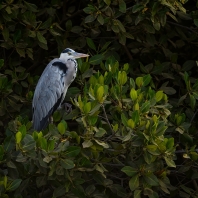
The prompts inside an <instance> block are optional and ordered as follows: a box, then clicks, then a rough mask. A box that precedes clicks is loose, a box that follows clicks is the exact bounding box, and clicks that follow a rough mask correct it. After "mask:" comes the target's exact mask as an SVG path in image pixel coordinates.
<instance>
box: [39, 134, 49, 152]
mask: <svg viewBox="0 0 198 198" xmlns="http://www.w3.org/2000/svg"><path fill="white" fill-rule="evenodd" d="M39 142H40V146H41V148H42V149H44V150H47V140H46V139H45V138H44V137H41V138H39Z"/></svg>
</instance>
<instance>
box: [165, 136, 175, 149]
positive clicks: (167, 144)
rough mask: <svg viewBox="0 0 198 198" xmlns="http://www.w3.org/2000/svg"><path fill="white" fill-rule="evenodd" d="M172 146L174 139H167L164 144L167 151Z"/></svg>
mask: <svg viewBox="0 0 198 198" xmlns="http://www.w3.org/2000/svg"><path fill="white" fill-rule="evenodd" d="M173 146H174V138H169V139H168V141H167V143H166V147H167V149H172V148H173Z"/></svg>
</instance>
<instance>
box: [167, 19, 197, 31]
mask: <svg viewBox="0 0 198 198" xmlns="http://www.w3.org/2000/svg"><path fill="white" fill-rule="evenodd" d="M167 23H169V24H172V25H176V26H178V27H181V28H183V29H187V30H190V31H191V32H193V33H195V34H198V33H197V32H196V31H194V30H192V28H189V27H186V26H184V25H180V24H178V23H174V22H171V21H167Z"/></svg>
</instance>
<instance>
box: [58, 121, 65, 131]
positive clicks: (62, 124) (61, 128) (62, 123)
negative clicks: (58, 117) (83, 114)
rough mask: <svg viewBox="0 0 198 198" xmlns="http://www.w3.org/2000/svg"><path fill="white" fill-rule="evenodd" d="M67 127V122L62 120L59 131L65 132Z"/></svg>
mask: <svg viewBox="0 0 198 198" xmlns="http://www.w3.org/2000/svg"><path fill="white" fill-rule="evenodd" d="M66 129H67V123H66V122H65V121H64V120H62V121H61V122H60V123H59V124H58V131H59V133H60V134H61V135H63V134H65V132H66Z"/></svg>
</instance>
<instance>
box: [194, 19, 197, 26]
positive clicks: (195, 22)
mask: <svg viewBox="0 0 198 198" xmlns="http://www.w3.org/2000/svg"><path fill="white" fill-rule="evenodd" d="M194 24H195V25H196V26H197V27H198V19H194Z"/></svg>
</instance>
